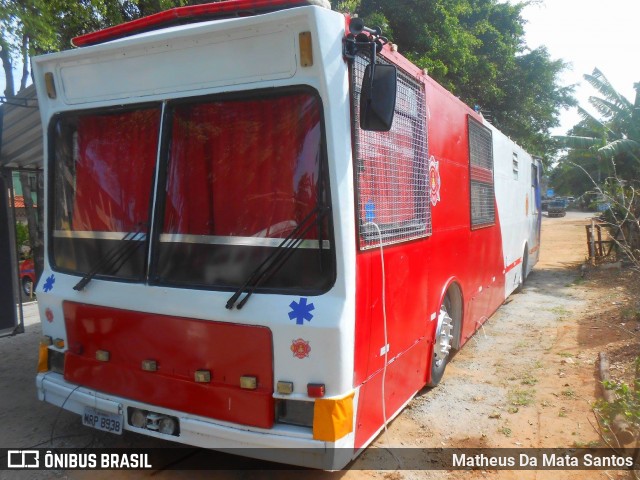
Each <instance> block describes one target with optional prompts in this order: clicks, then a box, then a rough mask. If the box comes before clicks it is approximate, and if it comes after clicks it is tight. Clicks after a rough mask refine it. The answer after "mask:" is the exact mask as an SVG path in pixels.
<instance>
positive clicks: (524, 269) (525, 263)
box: [514, 245, 529, 293]
mask: <svg viewBox="0 0 640 480" xmlns="http://www.w3.org/2000/svg"><path fill="white" fill-rule="evenodd" d="M528 263H529V252H528V251H527V246H526V245H525V247H524V253H523V254H522V269H521V271H520V283H518V286H517V287H516V289H515V290H514V291H515V292H516V293H520V292H522V289H523V288H524V281H525V279H526V277H527V268H528Z"/></svg>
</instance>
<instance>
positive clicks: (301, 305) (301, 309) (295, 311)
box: [289, 297, 316, 325]
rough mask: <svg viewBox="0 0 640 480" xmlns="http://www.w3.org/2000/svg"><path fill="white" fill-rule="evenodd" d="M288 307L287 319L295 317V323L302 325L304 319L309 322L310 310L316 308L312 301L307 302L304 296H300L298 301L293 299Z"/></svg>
mask: <svg viewBox="0 0 640 480" xmlns="http://www.w3.org/2000/svg"><path fill="white" fill-rule="evenodd" d="M289 307H290V308H291V311H290V312H289V320H293V319H295V320H296V324H297V325H302V324H303V323H304V321H305V320H306V321H307V322H310V321H311V319H312V318H313V314H312V313H311V310H315V308H316V307H314V306H313V303H309V304H307V299H306V298H304V297H300V301H299V302H296V301H295V300H294V301H293V302H291V303H290V304H289Z"/></svg>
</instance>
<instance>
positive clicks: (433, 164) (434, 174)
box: [429, 155, 440, 207]
mask: <svg viewBox="0 0 640 480" xmlns="http://www.w3.org/2000/svg"><path fill="white" fill-rule="evenodd" d="M429 190H430V192H431V205H433V206H434V207H435V206H436V204H437V203H438V202H439V201H440V162H438V161H437V160H436V157H434V156H433V155H431V158H429Z"/></svg>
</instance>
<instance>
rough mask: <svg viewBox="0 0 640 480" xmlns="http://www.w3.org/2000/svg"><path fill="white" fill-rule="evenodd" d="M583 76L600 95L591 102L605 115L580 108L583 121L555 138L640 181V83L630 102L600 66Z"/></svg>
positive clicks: (590, 100)
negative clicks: (595, 156) (597, 116)
mask: <svg viewBox="0 0 640 480" xmlns="http://www.w3.org/2000/svg"><path fill="white" fill-rule="evenodd" d="M584 78H585V80H586V81H587V82H589V84H590V85H591V86H592V87H593V88H594V89H596V90H597V92H598V93H599V94H600V96H599V97H596V96H591V97H589V103H590V104H591V106H592V107H593V108H594V109H595V110H596V111H597V112H598V113H599V114H600V116H601V117H602V118H600V119H598V118H596V117H594V116H593V115H591V114H590V113H589V112H588V111H587V110H585V109H584V108H582V107H579V108H578V111H579V113H580V115H581V117H582V122H581V123H580V124H579V125H577V126H576V127H575V128H574V132H573V134H570V135H567V136H557V137H556V140H557V141H558V142H559V143H560V144H561V145H562V146H564V147H567V148H570V149H573V150H581V151H588V152H591V153H592V154H594V155H597V156H598V158H600V159H601V160H603V161H608V160H610V161H611V162H613V165H614V166H615V168H616V171H617V173H618V174H619V175H621V176H623V177H624V178H627V179H629V180H635V181H638V180H640V83H636V84H634V89H635V91H636V99H635V103H631V102H630V101H629V100H627V99H626V98H625V97H624V96H623V95H621V94H620V93H618V92H617V91H616V90H615V88H613V86H612V85H611V83H610V82H609V81H608V80H607V78H606V77H605V76H604V74H603V73H602V72H601V71H600V70H598V69H597V68H596V69H594V70H593V73H592V74H591V75H584ZM603 163H604V162H603Z"/></svg>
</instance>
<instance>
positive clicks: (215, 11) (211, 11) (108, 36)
mask: <svg viewBox="0 0 640 480" xmlns="http://www.w3.org/2000/svg"><path fill="white" fill-rule="evenodd" d="M310 3H311V2H309V0H227V1H225V2H219V3H205V4H202V5H189V6H186V7H176V8H172V9H170V10H165V11H164V12H159V13H156V14H153V15H149V16H148V17H143V18H138V19H136V20H132V21H130V22H126V23H122V24H120V25H115V26H113V27H109V28H105V29H103V30H98V31H97V32H92V33H87V34H85V35H80V36H78V37H75V38H74V39H73V40H72V41H71V43H72V44H73V45H75V46H76V47H86V46H88V45H95V44H98V43H102V42H106V41H109V40H115V39H117V38H122V37H127V36H130V35H135V34H137V33H142V32H147V31H149V30H154V29H157V28H160V27H167V26H171V25H176V24H180V23H188V22H189V21H194V19H195V20H198V21H205V20H211V19H214V18H220V17H228V16H231V15H237V16H250V15H255V14H256V13H261V12H262V13H263V12H266V11H274V10H281V9H285V8H290V7H297V6H300V5H309V4H310Z"/></svg>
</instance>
